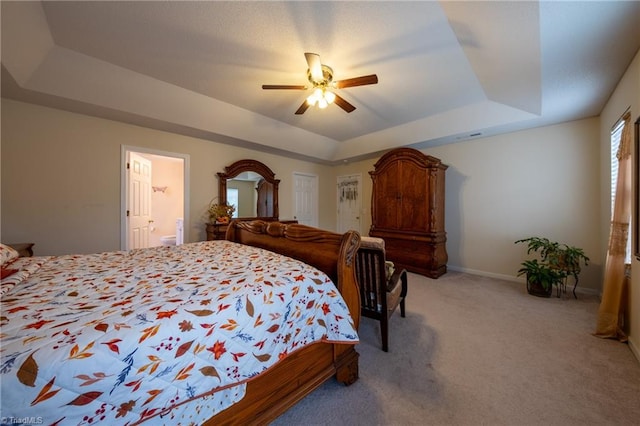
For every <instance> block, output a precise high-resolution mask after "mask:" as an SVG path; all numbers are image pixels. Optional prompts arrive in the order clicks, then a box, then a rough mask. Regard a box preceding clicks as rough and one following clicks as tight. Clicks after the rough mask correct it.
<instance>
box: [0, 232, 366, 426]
mask: <svg viewBox="0 0 640 426" xmlns="http://www.w3.org/2000/svg"><path fill="white" fill-rule="evenodd" d="M34 264H35V265H36V267H34ZM13 267H19V268H20V269H21V272H23V271H26V272H24V273H23V276H22V277H21V278H22V281H21V282H19V283H17V284H16V285H15V286H14V287H13V288H11V289H10V290H8V291H7V292H6V293H4V294H3V295H2V314H1V333H0V337H1V349H0V352H1V356H2V359H1V361H2V363H1V366H0V373H1V374H0V380H1V383H2V417H3V422H9V423H16V422H18V423H20V422H22V423H24V421H25V420H27V421H29V422H31V423H34V422H39V423H42V424H54V425H87V424H95V423H99V422H103V424H108V425H132V424H136V423H139V422H143V421H145V420H148V419H153V420H152V421H150V422H149V423H152V424H170V425H178V424H200V423H201V422H202V421H203V420H204V419H207V418H209V417H211V416H212V415H214V414H215V413H216V412H219V411H221V410H223V409H224V408H226V407H228V406H230V405H231V404H232V403H233V402H235V401H237V400H239V399H241V398H242V396H243V395H244V383H246V382H247V381H248V380H250V379H251V378H253V377H255V376H257V375H259V374H260V373H262V372H263V371H265V370H266V369H267V368H269V367H270V366H272V365H274V364H276V363H277V362H278V360H280V359H283V358H285V357H287V356H288V355H289V354H291V353H292V352H294V351H296V350H297V349H299V348H301V347H303V346H305V345H308V344H311V343H313V342H318V341H325V342H343V343H354V344H355V343H357V341H358V337H357V334H356V331H355V329H354V326H353V322H352V319H351V317H350V316H349V312H348V309H347V306H346V305H345V303H344V300H343V299H342V297H341V296H340V294H339V292H338V291H337V290H336V288H335V286H334V285H333V283H332V282H331V281H330V279H329V278H328V277H327V276H326V275H324V274H323V273H322V272H320V271H318V270H316V269H315V268H313V267H311V266H309V265H306V264H304V263H301V262H298V261H296V260H293V259H290V258H287V257H284V256H281V255H279V254H276V253H272V252H269V251H266V250H261V249H258V248H255V247H249V246H244V245H240V244H236V243H232V242H228V241H208V242H200V243H191V244H184V245H181V246H173V247H156V248H151V249H144V250H132V251H130V252H125V251H120V252H108V253H100V254H95V255H78V256H74V255H69V256H54V257H35V258H20V259H18V260H17V261H16V262H14V265H13Z"/></svg>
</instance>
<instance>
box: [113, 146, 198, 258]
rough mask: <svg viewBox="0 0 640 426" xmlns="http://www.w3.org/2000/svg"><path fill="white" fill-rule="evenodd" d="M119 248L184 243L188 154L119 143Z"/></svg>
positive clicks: (185, 239) (186, 216)
mask: <svg viewBox="0 0 640 426" xmlns="http://www.w3.org/2000/svg"><path fill="white" fill-rule="evenodd" d="M121 156H122V162H121V164H122V165H121V238H120V246H121V249H122V250H131V249H134V248H144V247H155V246H160V245H173V244H181V243H183V242H188V235H187V232H186V231H187V230H188V229H189V225H188V218H189V211H188V206H189V180H188V176H189V156H188V155H186V154H179V153H172V152H165V151H159V150H153V149H149V148H142V147H134V146H124V145H123V146H122V152H121Z"/></svg>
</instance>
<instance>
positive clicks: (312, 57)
mask: <svg viewBox="0 0 640 426" xmlns="http://www.w3.org/2000/svg"><path fill="white" fill-rule="evenodd" d="M304 57H305V58H306V59H307V64H308V65H309V71H310V72H311V77H312V78H313V80H314V81H322V79H323V75H322V63H321V62H320V55H318V54H317V53H309V52H306V53H305V54H304Z"/></svg>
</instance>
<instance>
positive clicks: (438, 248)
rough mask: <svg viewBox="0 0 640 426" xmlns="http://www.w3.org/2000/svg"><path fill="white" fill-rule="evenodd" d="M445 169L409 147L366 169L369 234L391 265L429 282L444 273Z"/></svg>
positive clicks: (392, 152) (445, 264)
mask: <svg viewBox="0 0 640 426" xmlns="http://www.w3.org/2000/svg"><path fill="white" fill-rule="evenodd" d="M447 167H448V166H446V165H444V164H442V162H441V161H440V160H439V159H437V158H435V157H432V156H430V155H425V154H423V153H422V152H420V151H418V150H415V149H413V148H397V149H393V150H391V151H389V152H387V153H386V154H384V155H383V156H382V157H381V158H380V159H379V160H378V161H377V162H376V164H375V165H374V168H375V170H373V171H370V172H369V174H370V175H371V179H372V180H373V191H372V194H371V219H372V222H371V230H370V231H369V235H370V236H372V237H379V238H382V239H384V241H385V247H386V256H387V259H388V260H390V261H392V262H393V263H394V264H395V265H396V267H401V268H406V269H407V270H408V271H411V272H415V273H418V274H421V275H426V276H428V277H431V278H438V277H439V276H441V275H442V274H444V273H445V272H447V259H448V257H447V247H446V242H447V234H446V232H445V228H444V188H445V186H444V178H445V171H446V170H447Z"/></svg>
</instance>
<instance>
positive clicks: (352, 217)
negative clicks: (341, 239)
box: [337, 174, 362, 234]
mask: <svg viewBox="0 0 640 426" xmlns="http://www.w3.org/2000/svg"><path fill="white" fill-rule="evenodd" d="M361 183H362V174H355V175H348V176H338V194H337V197H338V200H337V201H338V232H339V233H341V234H342V233H345V232H347V231H349V230H354V231H358V232H360V233H362V232H361V231H360V215H361V212H362V189H361Z"/></svg>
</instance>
